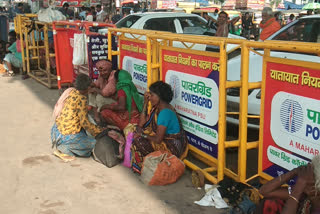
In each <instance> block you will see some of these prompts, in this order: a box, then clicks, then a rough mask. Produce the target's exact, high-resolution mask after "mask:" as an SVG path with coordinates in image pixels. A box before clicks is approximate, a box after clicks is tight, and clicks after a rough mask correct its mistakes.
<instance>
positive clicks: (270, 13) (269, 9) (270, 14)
mask: <svg viewBox="0 0 320 214" xmlns="http://www.w3.org/2000/svg"><path fill="white" fill-rule="evenodd" d="M262 13H266V14H268V15H269V16H273V11H272V8H271V7H264V8H263V10H262Z"/></svg>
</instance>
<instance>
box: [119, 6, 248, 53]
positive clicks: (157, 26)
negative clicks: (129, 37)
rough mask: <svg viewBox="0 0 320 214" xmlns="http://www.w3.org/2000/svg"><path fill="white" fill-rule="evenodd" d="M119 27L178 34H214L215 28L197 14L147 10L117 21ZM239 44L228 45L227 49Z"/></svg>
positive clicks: (195, 46)
mask: <svg viewBox="0 0 320 214" xmlns="http://www.w3.org/2000/svg"><path fill="white" fill-rule="evenodd" d="M116 26H117V28H133V29H143V30H155V31H166V32H171V33H178V34H189V35H190V34H191V35H209V36H210V35H212V36H213V35H214V34H215V30H213V29H211V28H208V26H207V20H205V19H204V18H202V17H201V16H199V15H196V14H188V13H174V12H147V13H135V14H131V15H128V16H126V17H124V18H123V19H121V20H120V21H119V22H117V23H116ZM228 37H229V38H233V39H244V38H243V37H241V36H237V35H233V34H229V36H228ZM173 46H174V47H180V48H184V45H183V44H182V43H181V42H174V43H173ZM235 47H237V45H233V44H229V45H227V51H229V50H231V49H233V48H235ZM192 49H194V50H201V51H205V50H209V51H219V48H217V47H213V46H206V45H203V44H196V45H194V46H193V47H192Z"/></svg>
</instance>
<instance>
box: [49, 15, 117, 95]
mask: <svg viewBox="0 0 320 214" xmlns="http://www.w3.org/2000/svg"><path fill="white" fill-rule="evenodd" d="M111 26H112V27H113V26H114V25H111V24H105V23H97V22H83V21H73V22H69V21H56V22H54V23H53V30H54V44H55V49H56V64H57V79H58V88H59V89H61V87H62V86H63V85H70V84H72V82H73V80H74V79H75V77H76V75H77V73H85V74H88V75H89V76H90V77H91V78H92V79H96V78H97V76H98V74H97V69H96V68H95V63H96V62H97V61H98V60H101V59H107V53H106V52H107V48H106V46H107V43H108V41H107V36H106V35H104V34H100V33H98V32H92V31H91V30H90V29H91V28H104V29H107V28H108V27H111ZM76 33H77V34H85V35H86V40H87V49H88V55H87V59H88V63H87V64H83V65H77V66H75V65H73V64H72V59H73V41H74V40H73V39H74V34H76ZM105 43H106V44H105ZM96 52H99V53H97V54H96ZM115 63H116V62H115Z"/></svg>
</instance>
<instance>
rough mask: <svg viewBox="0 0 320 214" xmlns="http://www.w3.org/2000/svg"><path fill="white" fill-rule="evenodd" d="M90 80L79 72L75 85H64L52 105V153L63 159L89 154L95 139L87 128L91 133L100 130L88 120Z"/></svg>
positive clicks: (68, 159) (93, 134) (100, 129)
mask: <svg viewBox="0 0 320 214" xmlns="http://www.w3.org/2000/svg"><path fill="white" fill-rule="evenodd" d="M90 84H91V80H90V78H89V77H88V76H87V75H85V74H79V75H78V76H77V78H76V80H75V88H69V89H67V90H66V91H65V92H64V93H63V94H62V95H61V97H60V98H59V100H58V102H57V103H56V105H55V108H54V112H53V117H54V119H55V124H54V125H53V127H52V130H51V140H52V144H53V147H56V149H57V150H55V151H54V154H55V155H57V156H58V157H60V158H61V159H63V160H64V161H70V160H73V159H74V156H82V157H89V156H90V155H91V151H92V149H93V147H94V146H95V142H96V141H95V139H94V138H93V137H91V136H88V135H87V134H86V131H88V132H89V133H90V134H91V135H92V136H96V135H97V134H99V133H100V132H102V131H103V129H102V128H100V127H98V126H96V125H94V124H92V123H90V122H89V120H88V108H87V97H86V95H87V94H88V88H89V86H90ZM85 130H86V131H85Z"/></svg>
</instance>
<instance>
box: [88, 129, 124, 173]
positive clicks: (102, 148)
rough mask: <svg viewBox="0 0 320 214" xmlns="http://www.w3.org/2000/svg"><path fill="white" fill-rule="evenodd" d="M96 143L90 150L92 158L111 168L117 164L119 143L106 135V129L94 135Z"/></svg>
mask: <svg viewBox="0 0 320 214" xmlns="http://www.w3.org/2000/svg"><path fill="white" fill-rule="evenodd" d="M96 140H97V142H96V145H95V147H94V149H93V151H92V154H93V159H94V160H96V161H97V162H99V163H102V164H103V165H105V166H107V167H109V168H111V167H114V166H115V165H117V164H118V163H119V162H120V160H119V158H118V157H117V156H118V155H119V143H118V142H117V141H115V140H114V139H112V138H111V137H109V136H108V130H105V131H103V132H101V133H100V134H98V135H97V136H96Z"/></svg>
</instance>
